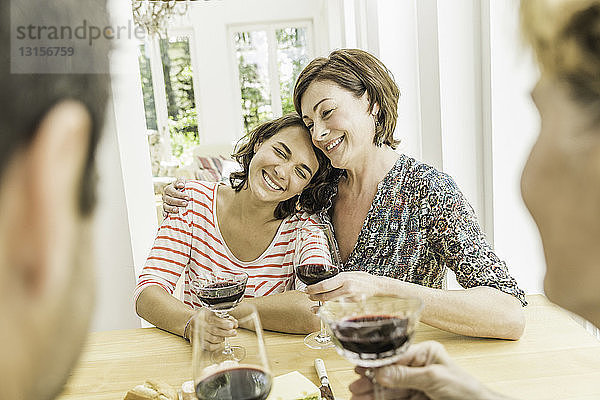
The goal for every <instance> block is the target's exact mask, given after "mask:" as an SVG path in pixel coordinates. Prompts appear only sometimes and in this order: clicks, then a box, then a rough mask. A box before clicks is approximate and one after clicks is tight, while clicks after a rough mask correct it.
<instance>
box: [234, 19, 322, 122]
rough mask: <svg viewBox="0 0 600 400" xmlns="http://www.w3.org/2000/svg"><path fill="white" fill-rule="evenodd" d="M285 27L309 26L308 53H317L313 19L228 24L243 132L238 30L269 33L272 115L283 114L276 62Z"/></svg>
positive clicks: (237, 106) (235, 99)
mask: <svg viewBox="0 0 600 400" xmlns="http://www.w3.org/2000/svg"><path fill="white" fill-rule="evenodd" d="M284 28H304V29H306V54H307V57H308V59H309V60H312V59H314V57H315V55H314V54H315V46H314V41H313V40H314V39H313V38H314V32H313V21H312V20H310V19H298V20H287V21H274V22H259V23H249V24H248V23H245V24H229V25H227V36H228V46H229V49H228V51H229V54H230V60H231V65H232V73H233V79H234V81H233V90H234V93H233V99H234V102H235V104H236V105H235V112H236V115H237V116H238V120H239V124H240V125H239V126H240V130H239V132H240V133H242V134H243V133H244V132H245V131H244V127H243V122H242V121H243V118H242V94H241V87H240V76H239V66H238V60H237V55H236V48H235V41H234V35H235V34H236V33H238V32H251V31H265V32H266V33H267V46H268V53H267V54H268V66H269V71H268V72H269V94H270V96H271V110H272V113H273V118H278V117H281V116H282V104H281V88H280V77H279V68H278V66H277V36H276V34H275V32H276V31H277V30H278V29H284Z"/></svg>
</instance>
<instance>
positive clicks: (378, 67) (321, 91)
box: [294, 49, 526, 339]
mask: <svg viewBox="0 0 600 400" xmlns="http://www.w3.org/2000/svg"><path fill="white" fill-rule="evenodd" d="M398 97H399V90H398V87H397V85H396V83H395V82H394V80H393V78H392V76H391V74H390V72H389V71H388V69H387V68H386V67H385V65H383V63H382V62H381V61H379V60H378V59H377V58H376V57H374V56H373V55H371V54H369V53H367V52H365V51H362V50H358V49H341V50H336V51H334V52H332V53H331V54H330V55H329V56H328V57H320V58H316V59H314V60H313V61H311V62H310V63H309V64H308V65H307V66H306V68H305V69H304V70H303V71H302V72H301V73H300V75H299V76H298V80H297V82H296V87H295V89H294V106H295V108H296V111H297V112H298V114H299V115H300V116H301V117H302V120H303V121H304V123H305V124H306V126H307V128H308V129H309V130H310V132H311V135H312V141H313V144H314V145H315V146H316V147H317V148H318V149H320V150H322V151H323V152H324V153H325V154H326V155H327V157H328V158H329V159H330V160H331V164H332V165H333V166H334V167H336V168H341V169H343V170H344V173H343V174H342V175H341V176H340V180H339V184H338V185H337V193H336V194H335V196H334V197H333V199H332V205H331V207H330V208H329V209H328V210H327V211H326V212H323V213H321V215H320V216H321V218H322V219H323V220H325V221H329V220H330V221H331V223H332V225H333V228H334V232H335V237H336V239H337V241H338V244H339V248H340V253H341V257H342V261H343V262H344V266H343V270H344V271H345V272H343V273H340V274H339V275H338V276H336V277H334V278H331V279H328V280H325V281H323V282H320V283H318V284H315V285H312V286H309V287H308V289H307V292H308V293H309V294H310V295H311V298H312V299H313V300H320V301H326V300H329V299H332V298H334V297H337V296H340V295H346V294H353V293H357V292H358V293H370V294H389V293H394V294H402V295H404V296H416V297H420V298H422V299H423V300H424V303H425V308H424V310H423V315H422V320H423V321H424V322H426V323H428V324H430V325H433V326H436V327H438V328H441V329H445V330H449V331H452V332H456V333H461V334H466V335H472V336H486V337H499V338H506V339H518V338H519V337H520V336H521V334H522V332H523V328H524V322H523V313H522V310H521V304H523V305H524V304H526V303H525V299H524V293H523V291H522V290H521V289H520V288H519V287H518V286H517V283H516V282H515V280H514V279H513V278H512V277H511V276H510V275H509V273H508V270H507V268H506V265H505V264H504V262H503V261H502V260H500V259H499V258H498V257H497V256H496V254H495V253H494V250H493V248H492V246H491V245H490V244H489V243H488V242H487V240H486V238H485V235H484V234H483V232H482V230H481V228H480V227H479V224H478V223H477V218H476V216H475V213H474V212H473V209H472V208H471V206H470V205H469V203H468V202H467V200H466V198H465V196H464V195H463V194H462V193H461V191H460V190H459V188H458V187H457V186H456V184H455V183H454V181H453V179H452V178H451V177H450V176H448V175H446V174H445V173H443V172H440V171H437V170H436V169H434V168H432V167H430V166H428V165H426V164H423V163H421V162H419V161H417V160H415V159H412V158H410V157H407V156H406V155H403V154H398V153H396V152H395V151H394V149H395V148H396V147H397V145H398V141H397V140H396V139H394V136H393V135H394V129H395V126H396V120H397V116H398V113H397V105H398ZM448 268H449V269H451V270H453V271H454V272H455V273H456V276H457V279H458V282H459V283H460V284H461V285H462V286H463V287H464V288H465V289H466V290H463V291H448V290H444V289H443V283H444V278H445V276H446V271H447V269H448Z"/></svg>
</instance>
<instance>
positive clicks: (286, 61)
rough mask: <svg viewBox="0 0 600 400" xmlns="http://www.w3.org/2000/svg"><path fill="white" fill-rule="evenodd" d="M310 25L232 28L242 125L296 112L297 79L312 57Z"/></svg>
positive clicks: (247, 129) (248, 127) (249, 124)
mask: <svg viewBox="0 0 600 400" xmlns="http://www.w3.org/2000/svg"><path fill="white" fill-rule="evenodd" d="M309 32H310V24H309V23H308V22H299V23H292V24H287V25H281V24H279V25H276V24H272V25H267V26H265V25H255V26H246V27H237V28H233V29H231V33H232V35H231V36H232V39H233V51H234V53H235V61H236V63H237V73H238V82H239V98H240V99H241V117H242V126H243V128H244V130H245V131H246V132H249V131H250V130H251V129H252V128H254V127H255V126H256V125H258V124H260V123H261V122H264V121H266V120H269V119H272V118H275V117H279V116H281V115H283V114H287V113H291V112H294V104H293V99H292V95H293V91H294V83H295V82H296V78H297V77H298V74H299V73H300V71H302V69H303V68H304V67H305V66H306V65H307V64H308V61H309V60H310V59H311V58H312V55H311V53H312V50H311V46H310V40H309Z"/></svg>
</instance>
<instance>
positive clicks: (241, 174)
mask: <svg viewBox="0 0 600 400" xmlns="http://www.w3.org/2000/svg"><path fill="white" fill-rule="evenodd" d="M291 126H297V127H300V128H302V129H304V130H306V127H305V126H304V122H303V121H302V119H301V118H300V117H299V116H298V115H296V114H288V115H284V116H283V117H280V118H277V119H274V120H272V121H268V122H265V123H263V124H260V125H259V126H257V127H256V128H254V129H253V130H252V131H251V132H250V133H248V134H247V135H246V136H245V137H243V138H242V139H241V140H240V141H239V142H238V144H237V145H236V147H235V151H234V153H233V154H232V157H233V158H234V159H235V160H236V161H237V162H238V163H239V164H240V165H241V166H242V171H238V172H233V173H231V175H230V177H229V181H230V182H231V187H232V188H233V189H234V190H235V191H236V192H239V191H240V190H242V189H243V188H244V187H245V186H246V185H247V183H248V171H249V169H250V161H251V160H252V157H254V148H255V146H256V145H257V144H260V143H263V142H264V141H265V140H267V139H269V138H270V137H272V136H274V135H275V134H277V133H278V132H279V131H281V130H282V129H285V128H288V127H291ZM306 135H307V136H309V135H310V133H309V132H308V130H306ZM313 150H314V152H315V154H316V156H317V160H318V162H319V168H318V169H317V172H316V173H315V174H314V175H313V177H312V179H311V180H310V182H309V184H308V185H307V186H306V187H305V188H304V190H303V191H302V193H300V194H299V195H296V196H294V197H292V198H291V199H288V200H285V201H282V202H281V203H279V204H278V205H277V207H276V208H275V212H274V216H275V218H277V219H283V218H285V217H287V216H290V215H292V214H293V213H295V212H296V211H299V210H302V211H306V212H308V213H310V214H314V213H316V212H319V211H321V210H324V209H325V208H328V207H329V206H330V205H331V197H332V196H333V194H334V190H335V177H336V175H337V174H338V173H339V170H338V169H336V168H333V167H332V166H331V162H330V161H329V159H328V158H327V157H326V156H325V154H323V153H322V152H321V150H319V149H317V148H316V147H314V146H313Z"/></svg>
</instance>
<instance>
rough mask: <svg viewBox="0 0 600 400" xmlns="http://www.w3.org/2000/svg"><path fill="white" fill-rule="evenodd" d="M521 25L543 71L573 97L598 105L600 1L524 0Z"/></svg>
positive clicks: (599, 83) (583, 102)
mask: <svg viewBox="0 0 600 400" xmlns="http://www.w3.org/2000/svg"><path fill="white" fill-rule="evenodd" d="M521 25H522V30H523V33H524V35H525V37H526V39H527V40H528V41H529V42H530V43H531V45H532V46H533V49H534V51H535V54H536V56H537V59H538V62H539V64H540V67H541V69H542V71H543V72H545V73H548V74H550V75H552V76H554V77H555V78H557V79H558V80H560V81H563V82H566V83H567V84H568V85H569V87H570V89H571V94H572V95H573V98H574V99H575V100H577V101H579V102H580V103H582V104H584V105H593V106H594V108H596V107H597V106H598V105H599V104H600V1H599V0H569V1H559V2H556V1H555V2H548V1H542V0H525V1H522V2H521ZM594 111H595V112H597V109H595V110H594Z"/></svg>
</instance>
